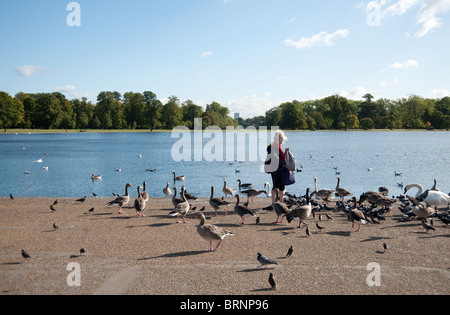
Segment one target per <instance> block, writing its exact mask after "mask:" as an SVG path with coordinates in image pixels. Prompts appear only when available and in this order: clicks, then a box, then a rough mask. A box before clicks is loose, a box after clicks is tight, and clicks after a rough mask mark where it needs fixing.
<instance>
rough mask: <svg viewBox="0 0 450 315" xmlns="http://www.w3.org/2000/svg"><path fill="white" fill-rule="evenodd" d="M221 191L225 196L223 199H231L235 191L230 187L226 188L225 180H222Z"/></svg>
mask: <svg viewBox="0 0 450 315" xmlns="http://www.w3.org/2000/svg"><path fill="white" fill-rule="evenodd" d="M222 191H223V193H224V194H225V199H226V198H227V196H228V195H230V196H231V197H233V195H234V193H235V192H236V190H235V189H233V188H231V187H227V180H226V178H224V179H223V189H222Z"/></svg>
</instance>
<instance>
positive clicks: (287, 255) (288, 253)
mask: <svg viewBox="0 0 450 315" xmlns="http://www.w3.org/2000/svg"><path fill="white" fill-rule="evenodd" d="M293 253H294V245H291V247H289V250H288V252H287V254H286V257H291V256H292V254H293Z"/></svg>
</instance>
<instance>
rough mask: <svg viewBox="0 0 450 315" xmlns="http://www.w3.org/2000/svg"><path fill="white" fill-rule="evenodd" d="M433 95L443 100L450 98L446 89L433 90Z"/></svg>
mask: <svg viewBox="0 0 450 315" xmlns="http://www.w3.org/2000/svg"><path fill="white" fill-rule="evenodd" d="M431 94H432V95H433V96H434V97H437V98H443V97H446V96H450V92H449V91H447V90H444V89H433V90H431Z"/></svg>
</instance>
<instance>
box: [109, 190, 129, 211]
mask: <svg viewBox="0 0 450 315" xmlns="http://www.w3.org/2000/svg"><path fill="white" fill-rule="evenodd" d="M131 187H133V185H131V184H126V185H125V195H123V196H121V195H119V194H118V195H117V198H116V199H114V200H113V201H110V202H108V206H119V214H123V209H122V207H123V206H124V205H127V204H128V203H129V202H130V195H129V194H128V188H131Z"/></svg>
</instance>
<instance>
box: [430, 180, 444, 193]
mask: <svg viewBox="0 0 450 315" xmlns="http://www.w3.org/2000/svg"><path fill="white" fill-rule="evenodd" d="M431 190H432V191H442V190H440V189H439V188H437V179H436V178H435V179H434V186H433V188H431Z"/></svg>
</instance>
